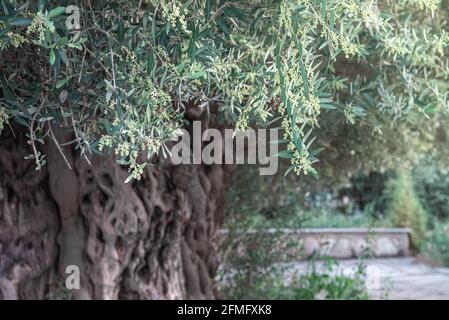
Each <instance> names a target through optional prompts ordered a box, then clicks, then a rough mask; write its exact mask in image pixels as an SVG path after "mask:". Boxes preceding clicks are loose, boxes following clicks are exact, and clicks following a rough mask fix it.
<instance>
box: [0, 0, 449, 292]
mask: <svg viewBox="0 0 449 320" xmlns="http://www.w3.org/2000/svg"><path fill="white" fill-rule="evenodd" d="M446 5H447V3H441V1H439V0H400V1H394V2H393V1H382V0H379V1H374V0H367V1H360V0H282V1H270V0H257V1H254V0H252V1H221V0H198V1H197V0H190V1H179V0H162V1H156V0H140V1H135V0H127V1H124V0H114V1H91V0H73V1H65V0H61V1H53V0H48V1H45V0H36V1H29V0H1V1H0V12H1V16H0V50H1V51H0V81H1V87H0V88H1V89H0V132H1V135H0V298H15V299H24V298H45V297H48V295H49V293H51V292H52V288H54V287H55V286H56V285H57V284H58V283H59V282H60V281H63V279H64V277H65V276H66V274H65V270H66V268H67V266H70V265H75V266H77V267H78V268H79V270H80V275H81V281H80V288H79V289H78V290H75V291H73V297H74V298H86V299H88V298H95V299H117V298H122V299H131V298H132V299H151V298H163V299H164V298H167V299H175V298H213V297H216V296H217V292H215V289H214V281H213V278H214V274H215V270H216V268H217V266H218V259H217V255H216V238H217V230H218V228H219V227H220V224H221V223H222V221H223V219H225V217H224V216H223V205H224V201H223V195H224V191H225V188H226V177H227V176H228V175H229V170H228V168H227V166H225V165H223V164H220V163H217V164H212V165H205V164H197V165H193V164H192V165H188V164H184V165H174V164H173V163H172V162H171V161H170V159H169V157H168V156H167V155H168V153H169V148H170V145H171V144H172V143H173V141H176V140H177V139H178V138H179V133H180V129H183V128H184V129H186V130H190V129H191V124H192V121H195V120H198V121H201V123H202V124H203V129H204V128H218V129H223V128H235V130H237V131H244V130H245V129H246V128H248V127H249V126H258V127H268V126H271V127H272V126H273V125H277V124H278V125H279V127H280V128H281V129H282V133H283V137H282V139H280V140H279V143H280V144H281V147H282V151H280V152H279V154H278V155H279V157H282V158H286V159H288V161H289V162H290V166H289V168H288V170H287V172H286V173H291V174H298V175H309V174H310V175H314V176H317V175H318V172H317V170H316V163H317V162H318V157H319V152H320V151H321V150H322V148H321V147H320V145H319V143H316V142H315V138H314V136H316V135H321V136H323V135H324V134H325V133H326V132H327V131H326V130H327V128H326V127H323V125H324V124H321V125H320V116H321V115H322V114H328V113H330V112H332V113H338V114H340V115H343V116H344V118H345V119H346V121H347V122H348V123H354V124H359V125H360V124H362V125H363V126H365V127H366V128H370V129H371V130H372V133H374V134H380V133H381V132H382V130H383V125H384V124H385V123H387V124H389V125H394V124H395V123H401V125H404V123H405V124H407V123H409V122H410V119H413V118H416V117H421V118H425V117H426V116H428V115H429V114H432V113H435V112H437V111H444V110H445V109H446V108H447V107H448V103H447V93H446V92H447V87H448V80H447V79H448V70H449V69H448V64H447V56H446V55H447V47H448V45H449V34H447V33H445V32H444V31H443V30H444V28H445V27H447V26H446V21H445V18H446V16H445V15H444V14H443V13H444V11H442V10H443V8H445V7H446ZM442 12H443V13H442ZM327 119H328V121H326V122H324V123H325V126H334V125H338V123H332V121H329V117H328V118H327ZM331 119H332V118H331ZM361 143H362V144H363V141H362V142H361ZM205 144H206V143H203V147H204V146H205Z"/></svg>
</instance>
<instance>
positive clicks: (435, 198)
mask: <svg viewBox="0 0 449 320" xmlns="http://www.w3.org/2000/svg"><path fill="white" fill-rule="evenodd" d="M413 178H414V181H415V185H416V192H417V194H418V196H419V198H420V199H421V202H422V204H423V206H424V207H425V208H426V210H427V211H428V212H429V214H431V215H432V216H434V217H436V218H438V219H449V212H448V210H447V208H449V173H448V172H447V171H443V170H440V169H439V168H438V167H437V166H436V165H435V164H430V165H422V166H419V167H418V168H416V169H415V170H414V172H413Z"/></svg>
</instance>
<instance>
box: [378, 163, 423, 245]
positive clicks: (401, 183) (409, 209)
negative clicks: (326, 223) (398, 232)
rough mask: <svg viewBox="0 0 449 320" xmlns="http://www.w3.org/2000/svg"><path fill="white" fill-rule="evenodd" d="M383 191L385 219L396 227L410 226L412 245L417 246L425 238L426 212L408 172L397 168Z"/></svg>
mask: <svg viewBox="0 0 449 320" xmlns="http://www.w3.org/2000/svg"><path fill="white" fill-rule="evenodd" d="M385 192H386V193H385V196H386V198H387V201H388V202H387V210H386V217H387V219H389V220H390V221H391V223H392V225H394V226H396V227H405V228H411V229H412V242H413V245H414V246H415V247H416V248H419V246H420V244H422V242H423V241H424V240H425V238H426V227H427V212H426V211H425V209H424V207H423V206H422V204H421V202H420V200H419V197H418V195H417V193H416V192H415V189H414V186H413V180H412V177H411V174H410V172H409V171H407V170H399V171H398V173H397V176H396V177H395V178H393V179H391V180H390V181H388V183H387V187H386V189H385Z"/></svg>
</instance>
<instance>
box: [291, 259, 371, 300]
mask: <svg viewBox="0 0 449 320" xmlns="http://www.w3.org/2000/svg"><path fill="white" fill-rule="evenodd" d="M337 268H338V263H337V262H336V261H335V260H334V259H328V260H327V261H326V265H325V268H324V270H321V271H319V270H318V269H317V268H316V265H315V262H314V261H313V260H312V261H311V262H310V265H309V271H308V272H307V273H305V274H303V275H301V276H300V277H299V278H298V280H297V281H296V283H295V284H294V285H293V287H292V288H291V291H292V296H293V297H294V299H305V300H316V299H320V300H324V299H328V300H366V299H368V298H369V296H368V291H367V289H366V285H365V277H366V266H365V265H364V263H363V260H361V261H360V262H359V264H358V265H357V268H356V269H355V271H354V272H353V274H351V275H346V274H344V273H343V272H340V271H338V269H337Z"/></svg>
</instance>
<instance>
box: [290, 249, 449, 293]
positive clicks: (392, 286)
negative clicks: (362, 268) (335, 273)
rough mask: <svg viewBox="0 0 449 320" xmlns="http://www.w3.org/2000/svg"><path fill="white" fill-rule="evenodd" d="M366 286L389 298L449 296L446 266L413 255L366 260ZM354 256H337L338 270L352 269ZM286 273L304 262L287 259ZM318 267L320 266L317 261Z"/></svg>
mask: <svg viewBox="0 0 449 320" xmlns="http://www.w3.org/2000/svg"><path fill="white" fill-rule="evenodd" d="M365 264H366V265H367V274H368V276H367V287H368V290H369V292H370V296H371V297H372V298H374V299H376V298H377V299H378V298H381V297H382V294H383V293H384V292H385V291H386V292H388V293H389V294H388V298H389V299H401V300H402V299H420V300H421V299H448V300H449V268H435V267H431V266H428V265H426V264H423V263H421V262H418V261H416V260H415V259H413V258H411V257H410V258H409V257H407V258H385V259H369V260H366V262H365ZM356 265H357V260H340V261H339V267H338V269H339V272H344V273H351V272H353V271H354V268H355V267H356ZM285 266H286V267H287V270H289V271H287V273H286V277H287V279H288V277H291V276H294V275H295V274H297V272H299V273H301V272H303V271H304V270H306V268H307V264H305V263H289V264H287V265H285ZM318 267H320V266H319V265H318Z"/></svg>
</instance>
